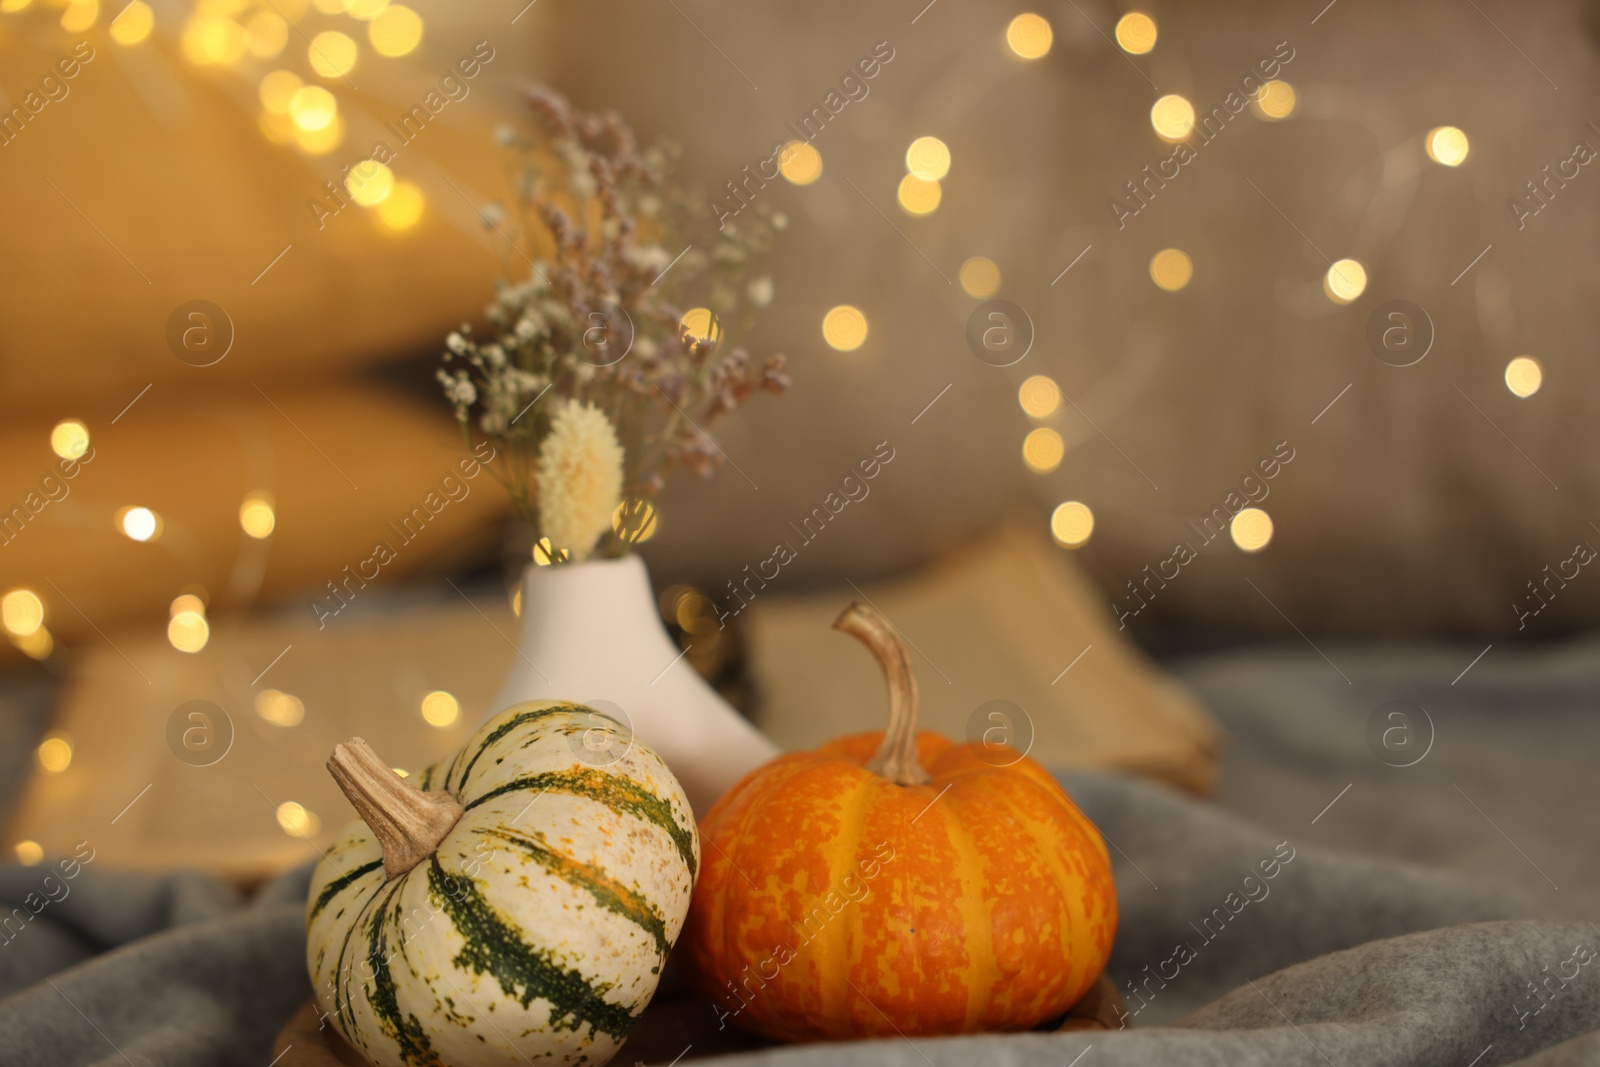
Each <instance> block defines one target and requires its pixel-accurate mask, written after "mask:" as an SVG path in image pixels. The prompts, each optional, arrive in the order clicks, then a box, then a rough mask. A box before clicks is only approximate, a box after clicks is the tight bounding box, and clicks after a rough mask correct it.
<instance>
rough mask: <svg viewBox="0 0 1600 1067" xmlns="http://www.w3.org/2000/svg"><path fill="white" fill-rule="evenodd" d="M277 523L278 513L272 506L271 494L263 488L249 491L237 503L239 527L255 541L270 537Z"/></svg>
mask: <svg viewBox="0 0 1600 1067" xmlns="http://www.w3.org/2000/svg"><path fill="white" fill-rule="evenodd" d="M277 525H278V513H277V510H276V509H275V508H274V507H273V500H272V494H271V493H269V492H267V491H266V490H265V489H259V490H257V491H256V492H254V493H251V494H250V495H249V496H247V497H245V498H244V503H242V504H240V505H239V528H240V529H242V530H243V531H244V532H245V533H247V534H249V535H250V536H251V537H254V538H255V539H256V540H257V541H263V540H265V539H266V538H268V537H271V536H272V531H273V530H274V529H276V528H277Z"/></svg>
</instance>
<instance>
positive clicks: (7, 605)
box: [0, 589, 44, 637]
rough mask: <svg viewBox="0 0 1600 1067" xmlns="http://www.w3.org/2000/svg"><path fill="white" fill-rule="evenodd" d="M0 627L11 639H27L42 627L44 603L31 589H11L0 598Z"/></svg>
mask: <svg viewBox="0 0 1600 1067" xmlns="http://www.w3.org/2000/svg"><path fill="white" fill-rule="evenodd" d="M0 625H4V626H5V628H6V632H7V633H9V634H11V635H12V636H13V637H27V636H29V635H30V634H33V633H34V632H36V631H37V630H38V629H39V627H41V626H43V625H44V602H43V601H42V600H40V599H39V594H37V593H35V592H34V591H33V590H32V589H13V590H11V592H9V593H7V594H6V595H5V596H4V597H3V598H0Z"/></svg>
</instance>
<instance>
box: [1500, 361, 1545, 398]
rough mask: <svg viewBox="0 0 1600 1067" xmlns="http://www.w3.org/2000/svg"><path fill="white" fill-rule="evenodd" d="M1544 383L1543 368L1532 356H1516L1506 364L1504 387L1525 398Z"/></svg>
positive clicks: (1535, 391)
mask: <svg viewBox="0 0 1600 1067" xmlns="http://www.w3.org/2000/svg"><path fill="white" fill-rule="evenodd" d="M1543 384H1544V368H1543V367H1541V366H1539V361H1538V360H1536V359H1534V358H1533V357H1532V356H1518V357H1517V358H1516V359H1513V360H1512V361H1511V362H1510V363H1507V364H1506V388H1507V389H1509V390H1511V391H1512V392H1513V393H1515V394H1516V395H1517V396H1520V397H1522V398H1523V399H1524V400H1526V399H1527V398H1528V397H1530V396H1532V395H1533V394H1534V393H1537V392H1538V391H1539V386H1541V385H1543Z"/></svg>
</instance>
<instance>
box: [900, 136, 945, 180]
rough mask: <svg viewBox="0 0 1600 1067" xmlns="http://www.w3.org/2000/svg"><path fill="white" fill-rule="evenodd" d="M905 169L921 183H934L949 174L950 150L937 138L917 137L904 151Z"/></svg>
mask: <svg viewBox="0 0 1600 1067" xmlns="http://www.w3.org/2000/svg"><path fill="white" fill-rule="evenodd" d="M906 169H907V170H909V171H910V172H911V173H912V174H915V175H916V176H917V177H919V178H921V179H922V180H923V181H930V182H936V181H938V180H939V179H940V178H943V177H944V176H945V175H946V174H949V173H950V149H949V148H946V147H945V143H944V142H943V141H941V140H939V138H937V137H918V138H917V139H916V140H915V141H912V142H911V147H910V148H908V149H906Z"/></svg>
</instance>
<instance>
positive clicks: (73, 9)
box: [61, 0, 100, 33]
mask: <svg viewBox="0 0 1600 1067" xmlns="http://www.w3.org/2000/svg"><path fill="white" fill-rule="evenodd" d="M99 17H100V4H99V3H98V0H71V3H69V4H67V9H66V10H65V11H63V12H62V13H61V28H62V29H64V30H66V31H67V32H68V33H82V32H83V31H84V30H87V29H88V28H89V27H90V26H93V25H94V24H95V20H96V19H98V18H99Z"/></svg>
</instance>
